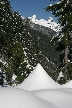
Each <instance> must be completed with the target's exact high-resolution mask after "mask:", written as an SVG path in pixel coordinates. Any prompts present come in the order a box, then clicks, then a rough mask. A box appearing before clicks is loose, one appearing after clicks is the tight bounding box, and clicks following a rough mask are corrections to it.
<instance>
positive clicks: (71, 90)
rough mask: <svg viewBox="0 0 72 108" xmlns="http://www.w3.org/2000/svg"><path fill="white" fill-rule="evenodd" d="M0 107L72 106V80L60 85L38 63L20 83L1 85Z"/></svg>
mask: <svg viewBox="0 0 72 108" xmlns="http://www.w3.org/2000/svg"><path fill="white" fill-rule="evenodd" d="M0 108H72V81H69V82H68V83H67V84H64V85H59V84H57V83H56V82H55V81H53V79H52V78H51V77H50V76H49V75H47V73H46V72H45V70H44V69H43V68H42V66H41V65H40V64H38V65H37V66H36V68H35V69H34V71H33V72H32V73H31V74H30V75H29V77H28V78H26V79H25V80H24V81H23V82H22V83H21V84H20V85H17V86H16V87H0Z"/></svg>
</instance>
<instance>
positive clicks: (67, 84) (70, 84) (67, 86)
mask: <svg viewBox="0 0 72 108" xmlns="http://www.w3.org/2000/svg"><path fill="white" fill-rule="evenodd" d="M63 87H64V88H72V80H70V81H69V82H67V83H66V84H63Z"/></svg>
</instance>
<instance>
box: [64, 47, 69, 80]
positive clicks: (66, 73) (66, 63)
mask: <svg viewBox="0 0 72 108" xmlns="http://www.w3.org/2000/svg"><path fill="white" fill-rule="evenodd" d="M67 65H68V45H67V46H66V47H65V73H64V74H65V79H66V82H67V77H68V69H67Z"/></svg>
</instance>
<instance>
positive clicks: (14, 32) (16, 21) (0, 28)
mask: <svg viewBox="0 0 72 108" xmlns="http://www.w3.org/2000/svg"><path fill="white" fill-rule="evenodd" d="M26 34H27V32H25V31H24V25H23V23H22V19H21V16H20V15H19V13H18V12H15V11H12V9H11V6H10V3H9V1H8V0H6V1H2V3H1V2H0V61H1V63H0V64H1V65H0V68H2V70H4V72H5V74H6V80H7V83H8V84H10V85H11V84H12V76H13V74H15V75H16V76H17V83H18V79H19V78H20V79H21V78H22V79H21V80H20V81H19V82H21V81H23V80H24V78H25V77H26V75H27V74H26V73H27V71H28V72H30V71H29V69H28V68H27V63H26V62H24V60H25V59H26V57H25V55H24V49H23V45H24V35H26ZM26 69H27V71H26ZM22 75H23V76H22Z"/></svg>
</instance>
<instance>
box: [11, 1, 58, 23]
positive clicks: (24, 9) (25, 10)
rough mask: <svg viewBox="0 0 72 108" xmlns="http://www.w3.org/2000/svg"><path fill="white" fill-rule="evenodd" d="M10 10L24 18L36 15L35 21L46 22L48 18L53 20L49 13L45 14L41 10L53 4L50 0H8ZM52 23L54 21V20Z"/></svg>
mask: <svg viewBox="0 0 72 108" xmlns="http://www.w3.org/2000/svg"><path fill="white" fill-rule="evenodd" d="M10 3H11V6H12V9H13V10H15V11H18V12H19V13H20V14H21V15H22V16H24V17H31V16H32V15H36V16H37V19H45V20H48V17H52V18H54V16H53V15H52V14H51V12H49V13H47V12H45V10H44V9H43V8H46V7H47V6H48V5H49V4H52V3H55V2H53V1H50V0H10ZM54 21H56V19H55V18H54Z"/></svg>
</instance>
